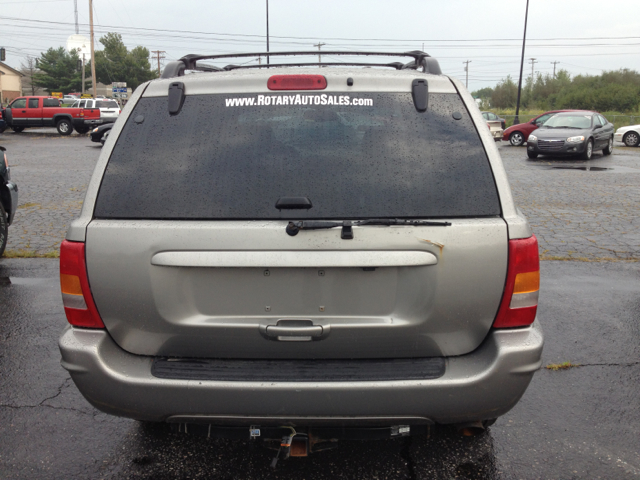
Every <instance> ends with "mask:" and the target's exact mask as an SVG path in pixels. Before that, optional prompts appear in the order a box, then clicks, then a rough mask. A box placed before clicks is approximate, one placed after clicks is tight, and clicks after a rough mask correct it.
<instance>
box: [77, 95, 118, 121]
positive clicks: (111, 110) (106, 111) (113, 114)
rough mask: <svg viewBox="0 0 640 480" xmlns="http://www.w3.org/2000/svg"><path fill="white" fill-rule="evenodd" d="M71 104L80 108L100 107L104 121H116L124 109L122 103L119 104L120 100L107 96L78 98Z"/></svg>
mask: <svg viewBox="0 0 640 480" xmlns="http://www.w3.org/2000/svg"><path fill="white" fill-rule="evenodd" d="M71 106H72V107H80V108H99V109H100V118H101V119H102V123H110V122H111V123H113V122H115V121H116V120H117V119H118V116H119V115H120V112H121V111H122V109H121V108H120V105H118V102H116V101H115V100H111V99H107V98H105V99H100V98H98V99H93V98H83V99H80V100H76V101H75V102H74V103H73V105H71Z"/></svg>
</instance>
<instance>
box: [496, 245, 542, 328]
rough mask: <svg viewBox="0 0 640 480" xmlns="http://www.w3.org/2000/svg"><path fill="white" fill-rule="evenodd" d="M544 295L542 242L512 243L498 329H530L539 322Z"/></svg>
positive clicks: (497, 320)
mask: <svg viewBox="0 0 640 480" xmlns="http://www.w3.org/2000/svg"><path fill="white" fill-rule="evenodd" d="M539 291H540V257H539V255H538V239H537V238H536V237H535V235H533V236H531V237H529V238H523V239H518V240H509V267H508V269H507V282H506V286H505V289H504V294H503V296H502V303H501V304H500V310H498V315H497V316H496V319H495V321H494V322H493V326H494V327H495V328H510V327H526V326H527V325H531V324H532V323H533V321H534V320H535V318H536V311H537V309H538V293H539Z"/></svg>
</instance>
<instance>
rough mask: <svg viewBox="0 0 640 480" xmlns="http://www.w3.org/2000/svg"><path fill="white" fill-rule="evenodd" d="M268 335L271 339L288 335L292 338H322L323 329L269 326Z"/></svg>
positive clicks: (315, 327)
mask: <svg viewBox="0 0 640 480" xmlns="http://www.w3.org/2000/svg"><path fill="white" fill-rule="evenodd" d="M267 335H268V336H270V337H278V336H281V335H287V336H290V337H305V336H306V337H320V336H321V335H322V327H321V326H320V325H314V326H313V327H277V326H274V325H269V326H268V327H267Z"/></svg>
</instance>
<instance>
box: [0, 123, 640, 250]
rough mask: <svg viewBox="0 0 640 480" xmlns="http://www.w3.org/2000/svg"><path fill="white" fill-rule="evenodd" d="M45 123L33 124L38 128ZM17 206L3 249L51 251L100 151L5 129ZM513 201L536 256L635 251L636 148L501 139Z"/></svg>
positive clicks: (84, 140)
mask: <svg viewBox="0 0 640 480" xmlns="http://www.w3.org/2000/svg"><path fill="white" fill-rule="evenodd" d="M43 131H45V130H44V129H43V130H40V132H43ZM0 143H2V145H4V146H5V147H6V148H7V149H8V154H9V160H10V162H11V164H12V165H13V166H12V168H11V173H12V177H13V179H14V180H15V181H16V182H17V183H18V186H19V188H20V207H19V210H18V213H17V214H16V218H15V221H14V224H13V226H12V227H11V228H10V230H9V243H8V245H7V249H8V254H9V255H12V254H16V253H18V254H20V253H24V252H35V253H37V254H40V255H43V254H50V253H51V252H55V251H56V250H57V248H58V247H59V245H60V242H61V241H62V239H63V238H64V236H65V233H66V231H67V228H68V226H69V223H70V222H71V220H72V219H73V218H74V217H76V216H77V215H78V213H79V211H80V208H81V206H82V200H83V198H84V192H85V189H86V186H87V184H88V182H89V179H90V177H91V174H92V173H93V169H94V166H95V163H96V161H97V159H98V156H99V155H100V151H101V148H100V146H99V144H96V143H92V142H91V141H90V139H89V138H88V137H86V136H80V135H72V136H70V137H61V136H59V135H57V134H49V133H46V134H43V133H38V132H35V131H31V132H30V131H29V130H27V131H26V132H24V133H22V134H13V133H8V132H5V133H4V134H2V136H0ZM499 148H500V151H501V154H502V158H503V161H504V164H505V168H506V169H507V173H508V174H509V179H510V182H511V187H512V189H513V193H514V196H515V199H516V203H517V205H518V206H519V207H520V208H521V209H522V210H523V211H524V213H525V214H526V216H527V218H528V219H529V221H530V222H531V225H532V227H533V231H534V233H535V234H536V235H537V236H538V239H539V242H540V253H541V254H542V255H543V259H544V258H547V259H571V258H573V259H588V260H591V261H594V260H612V259H613V260H634V261H637V260H638V259H639V258H640V215H638V210H639V208H638V207H640V148H627V147H624V146H622V144H618V145H616V148H615V149H614V153H613V155H610V156H608V157H603V156H602V154H600V153H596V154H595V155H594V157H593V159H592V160H591V161H590V162H586V163H585V162H584V161H582V160H573V159H562V160H560V159H551V158H546V157H539V158H538V159H537V160H529V159H528V158H527V155H526V151H525V149H524V148H522V147H520V148H518V147H512V146H510V145H505V144H501V145H500V147H499Z"/></svg>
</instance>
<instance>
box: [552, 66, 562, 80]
mask: <svg viewBox="0 0 640 480" xmlns="http://www.w3.org/2000/svg"><path fill="white" fill-rule="evenodd" d="M551 63H553V78H556V63H560V62H551Z"/></svg>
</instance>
